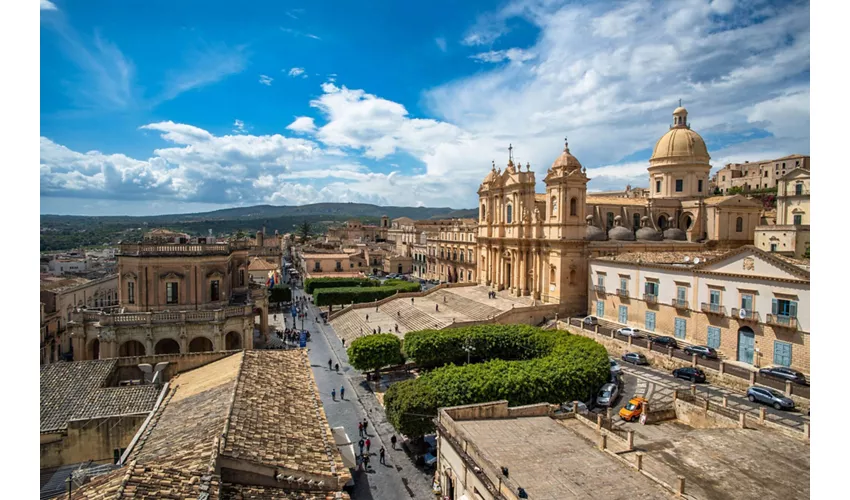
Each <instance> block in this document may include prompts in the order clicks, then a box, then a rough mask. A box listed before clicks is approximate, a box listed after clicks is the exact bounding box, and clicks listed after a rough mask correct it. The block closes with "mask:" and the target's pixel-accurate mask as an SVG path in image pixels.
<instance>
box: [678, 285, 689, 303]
mask: <svg viewBox="0 0 850 500" xmlns="http://www.w3.org/2000/svg"><path fill="white" fill-rule="evenodd" d="M676 300H678V301H679V303H683V302H686V301H687V300H688V287H686V286H677V287H676Z"/></svg>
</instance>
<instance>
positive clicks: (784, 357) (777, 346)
mask: <svg viewBox="0 0 850 500" xmlns="http://www.w3.org/2000/svg"><path fill="white" fill-rule="evenodd" d="M773 364H775V365H779V366H788V367H790V366H791V344H789V343H788V342H781V341H779V340H774V341H773Z"/></svg>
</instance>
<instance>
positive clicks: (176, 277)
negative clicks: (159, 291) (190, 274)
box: [159, 271, 183, 280]
mask: <svg viewBox="0 0 850 500" xmlns="http://www.w3.org/2000/svg"><path fill="white" fill-rule="evenodd" d="M159 278H160V279H163V280H182V279H183V275H182V274H180V273H175V272H174V271H169V272H167V273H164V274H161V275H160V276H159Z"/></svg>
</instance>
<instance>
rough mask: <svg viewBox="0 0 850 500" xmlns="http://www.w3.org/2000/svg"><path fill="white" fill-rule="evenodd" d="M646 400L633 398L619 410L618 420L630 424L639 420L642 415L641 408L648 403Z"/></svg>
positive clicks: (638, 397) (637, 397)
mask: <svg viewBox="0 0 850 500" xmlns="http://www.w3.org/2000/svg"><path fill="white" fill-rule="evenodd" d="M648 402H649V401H647V400H646V399H644V398H642V397H640V396H635V397H633V398H632V399H630V400H629V402H628V403H626V406H624V407H622V408H620V418H622V419H623V420H625V421H626V422H632V421H634V420H637V419H639V418H640V416H641V414H643V408H644V405H645V404H646V403H648Z"/></svg>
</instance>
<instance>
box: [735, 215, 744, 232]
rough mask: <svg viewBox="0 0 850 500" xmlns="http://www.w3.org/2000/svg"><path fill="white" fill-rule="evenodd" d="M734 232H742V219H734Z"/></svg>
mask: <svg viewBox="0 0 850 500" xmlns="http://www.w3.org/2000/svg"><path fill="white" fill-rule="evenodd" d="M735 232H736V233H742V232H744V218H743V217H738V218H737V219H735Z"/></svg>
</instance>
